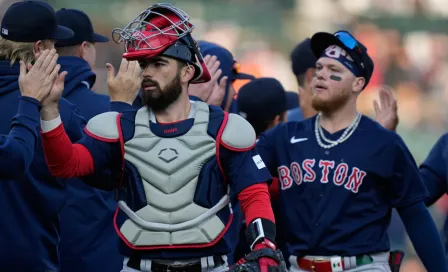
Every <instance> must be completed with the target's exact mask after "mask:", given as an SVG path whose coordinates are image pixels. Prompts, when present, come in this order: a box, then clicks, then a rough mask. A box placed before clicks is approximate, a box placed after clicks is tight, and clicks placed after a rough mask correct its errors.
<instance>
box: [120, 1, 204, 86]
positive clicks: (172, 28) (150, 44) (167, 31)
mask: <svg viewBox="0 0 448 272" xmlns="http://www.w3.org/2000/svg"><path fill="white" fill-rule="evenodd" d="M193 29H194V25H193V24H192V23H190V22H189V17H188V15H187V14H186V13H185V12H184V11H182V10H180V9H178V8H176V7H174V6H172V5H170V4H155V5H152V6H150V7H149V8H147V9H146V10H144V11H142V12H141V13H140V14H139V15H138V16H137V17H135V19H134V20H132V21H131V22H130V23H129V24H128V25H127V26H126V27H125V28H123V29H118V28H117V29H114V31H113V32H112V37H113V39H114V41H115V42H116V43H120V42H124V48H125V53H124V54H123V57H124V58H125V59H127V60H144V59H148V58H152V57H155V56H167V57H171V58H175V59H178V60H180V61H184V62H186V63H188V64H190V65H193V66H194V68H195V74H194V78H193V80H192V81H191V83H203V82H207V81H209V80H210V73H209V71H208V69H207V66H206V65H205V63H204V60H203V58H202V55H201V53H200V52H199V47H198V45H197V42H196V41H195V40H194V39H193V37H192V36H191V32H192V31H193Z"/></svg>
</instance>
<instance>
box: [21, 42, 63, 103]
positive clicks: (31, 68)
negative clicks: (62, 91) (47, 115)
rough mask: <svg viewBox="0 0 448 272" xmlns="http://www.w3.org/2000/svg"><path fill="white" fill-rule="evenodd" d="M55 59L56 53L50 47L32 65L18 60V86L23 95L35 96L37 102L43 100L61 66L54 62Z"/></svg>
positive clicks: (56, 57)
mask: <svg viewBox="0 0 448 272" xmlns="http://www.w3.org/2000/svg"><path fill="white" fill-rule="evenodd" d="M57 59H58V54H57V53H56V50H54V49H52V50H45V51H43V52H42V53H41V54H40V55H39V56H38V58H37V61H36V63H35V64H34V65H31V64H28V65H26V64H25V63H24V62H23V61H20V75H19V88H20V92H21V94H22V95H23V96H28V97H32V98H35V99H37V100H39V102H43V101H44V100H45V98H46V97H47V96H48V95H49V93H50V90H51V88H52V86H53V83H54V81H55V80H56V79H57V77H58V73H59V70H60V68H61V66H60V65H59V64H57V63H56V61H57Z"/></svg>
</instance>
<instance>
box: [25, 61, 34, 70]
mask: <svg viewBox="0 0 448 272" xmlns="http://www.w3.org/2000/svg"><path fill="white" fill-rule="evenodd" d="M32 68H33V65H32V64H31V63H28V64H27V65H26V69H28V71H29V70H31V69H32Z"/></svg>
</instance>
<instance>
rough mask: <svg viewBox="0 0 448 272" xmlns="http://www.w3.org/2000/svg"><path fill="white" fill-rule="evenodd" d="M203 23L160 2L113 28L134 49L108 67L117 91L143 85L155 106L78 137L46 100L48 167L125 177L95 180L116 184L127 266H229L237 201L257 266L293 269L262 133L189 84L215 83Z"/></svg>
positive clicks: (101, 121)
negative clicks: (284, 249)
mask: <svg viewBox="0 0 448 272" xmlns="http://www.w3.org/2000/svg"><path fill="white" fill-rule="evenodd" d="M193 28H194V26H193V25H192V24H191V23H190V22H189V18H188V15H187V14H186V13H185V12H183V11H182V10H180V9H178V8H176V7H174V6H171V5H168V4H156V5H153V6H151V7H149V8H148V9H146V10H144V11H143V12H141V13H140V14H139V15H138V16H137V17H136V18H135V19H134V20H132V22H130V23H129V24H128V25H127V26H126V27H125V28H123V29H116V30H114V40H115V41H117V42H123V43H124V47H125V53H124V55H123V57H124V60H123V61H122V63H121V66H120V69H119V72H118V74H117V76H116V77H114V75H113V72H110V73H109V75H108V87H109V91H110V92H115V93H116V92H132V93H134V94H135V96H136V95H137V92H138V90H139V89H140V88H141V90H142V99H143V101H144V105H145V106H144V107H143V108H141V109H138V110H133V111H126V112H124V113H121V114H120V113H118V112H108V113H104V114H100V115H97V116H96V117H94V118H92V119H91V120H90V121H89V123H88V124H87V126H86V129H85V132H86V136H85V137H84V138H83V139H81V140H80V141H79V142H78V143H75V144H72V143H71V142H70V140H69V138H68V137H67V135H66V132H65V131H64V128H63V126H61V124H60V118H59V112H58V108H57V104H53V105H46V107H47V108H46V109H42V111H41V118H42V131H43V133H42V137H43V146H44V150H45V154H46V159H47V161H48V165H49V167H50V170H51V172H52V174H53V175H55V176H58V177H66V178H68V177H80V176H88V175H92V174H95V173H97V172H98V171H102V170H104V169H110V170H112V171H115V172H116V174H117V176H119V178H118V179H117V182H116V183H113V184H95V185H96V186H100V187H102V188H105V187H106V188H107V187H110V188H115V189H116V190H117V199H118V208H117V211H116V213H115V217H114V225H115V229H116V232H117V234H118V236H119V237H120V239H121V244H120V252H121V253H122V254H123V255H124V256H125V261H124V266H123V270H122V271H225V270H228V264H227V262H226V254H228V253H229V251H230V248H231V244H232V243H234V241H231V240H230V239H229V238H228V237H227V235H226V234H227V233H228V231H229V230H230V229H231V228H232V227H233V226H234V225H235V224H234V225H232V218H233V211H232V206H234V205H235V204H236V202H237V201H239V202H240V204H241V207H242V210H243V212H244V215H245V219H246V222H247V225H248V235H247V238H248V242H249V244H250V245H251V249H252V251H253V253H252V254H250V255H248V256H247V257H246V260H247V261H251V262H252V261H253V262H254V263H256V264H257V267H256V269H257V270H261V271H268V270H270V269H272V268H277V269H283V270H284V262H283V260H282V257H281V254H280V253H279V252H278V251H276V246H275V244H274V241H275V222H274V216H273V213H272V209H271V206H270V201H269V193H268V186H267V181H270V180H271V176H270V175H269V172H268V170H267V169H266V167H265V165H264V163H263V160H261V158H260V156H259V155H258V153H257V152H256V150H255V148H254V146H255V133H254V130H253V129H252V127H251V126H250V125H249V124H248V123H247V122H246V121H245V120H244V119H243V118H241V117H239V116H238V115H234V114H227V113H225V112H223V111H222V110H221V109H219V108H217V107H213V106H208V105H207V104H205V103H202V102H193V101H190V100H189V97H188V93H187V87H188V85H189V84H195V83H201V82H207V81H208V80H209V79H210V75H209V72H208V70H207V67H206V66H205V64H204V62H203V60H202V56H201V54H200V53H199V50H198V47H197V44H196V41H195V40H194V39H193V37H192V36H191V32H192V30H193ZM110 71H113V68H112V69H110ZM130 82H131V83H132V82H138V83H139V84H138V87H137V88H134V87H133V86H134V85H133V84H130ZM135 96H134V97H135ZM97 183H101V182H97ZM251 267H252V266H251ZM240 271H241V270H240Z"/></svg>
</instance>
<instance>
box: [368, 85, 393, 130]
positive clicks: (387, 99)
mask: <svg viewBox="0 0 448 272" xmlns="http://www.w3.org/2000/svg"><path fill="white" fill-rule="evenodd" d="M379 98H380V104H378V101H377V100H374V101H373V107H374V109H375V115H376V121H377V122H378V123H380V125H382V126H383V127H385V128H387V129H389V130H396V129H397V126H398V121H399V120H398V113H397V100H396V99H395V97H394V94H393V93H392V90H391V89H390V88H389V87H386V86H384V87H382V88H381V89H380V90H379ZM380 105H381V106H380Z"/></svg>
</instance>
